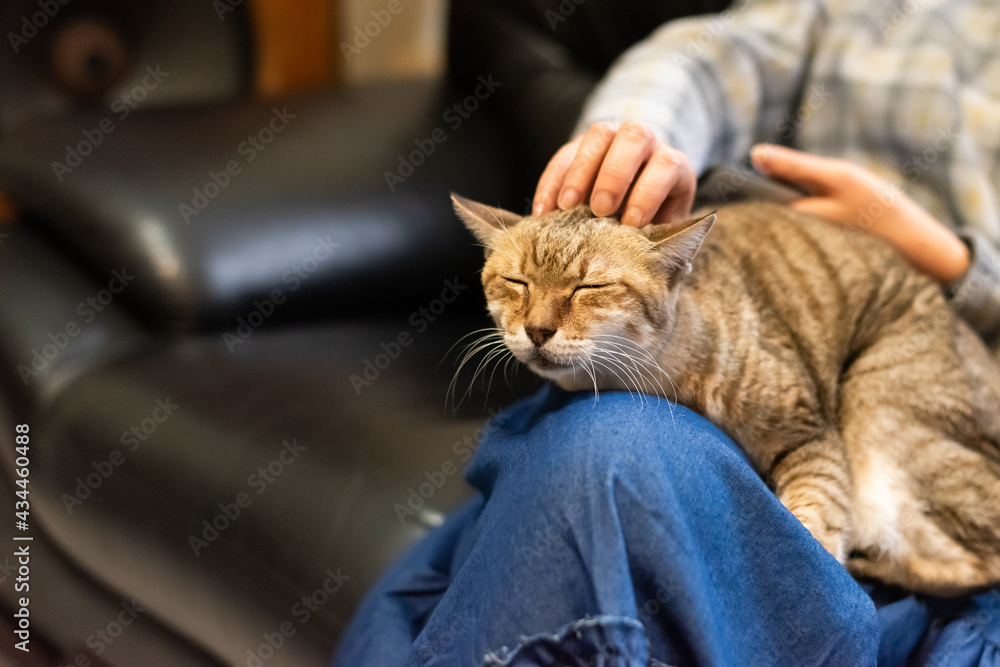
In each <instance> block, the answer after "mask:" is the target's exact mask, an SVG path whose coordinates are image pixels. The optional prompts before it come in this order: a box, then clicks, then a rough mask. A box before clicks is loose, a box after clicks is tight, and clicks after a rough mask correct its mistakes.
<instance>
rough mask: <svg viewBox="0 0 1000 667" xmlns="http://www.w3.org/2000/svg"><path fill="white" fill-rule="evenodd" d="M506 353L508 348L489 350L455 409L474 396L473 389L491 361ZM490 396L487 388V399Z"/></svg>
mask: <svg viewBox="0 0 1000 667" xmlns="http://www.w3.org/2000/svg"><path fill="white" fill-rule="evenodd" d="M505 351H506V348H505V347H502V346H496V347H493V348H492V349H490V350H489V351H488V352H487V353H486V355H485V356H484V358H483V359H482V360H481V361H480V362H479V365H478V366H477V367H476V370H475V372H473V374H472V378H471V379H470V380H469V385H468V387H467V388H466V390H465V391H464V392H463V393H462V395H461V397H459V399H458V403H457V404H456V405H455V407H456V408H457V407H458V406H459V405H461V404H462V403H463V402H464V401H465V399H466V398H467V397H468V396H470V395H471V394H472V389H473V387H474V386H475V384H476V379H477V378H478V377H479V375H480V374H481V373H483V372H484V371H485V369H486V368H487V367H488V363H489V362H490V361H491V360H492V359H494V358H496V357H497V356H498V355H501V354H503V353H504V352H505ZM488 394H489V389H488V388H487V398H488Z"/></svg>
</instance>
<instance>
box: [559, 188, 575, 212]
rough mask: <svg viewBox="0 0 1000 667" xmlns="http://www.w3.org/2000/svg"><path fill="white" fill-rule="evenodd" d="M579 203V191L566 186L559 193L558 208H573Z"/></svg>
mask: <svg viewBox="0 0 1000 667" xmlns="http://www.w3.org/2000/svg"><path fill="white" fill-rule="evenodd" d="M579 203H580V193H579V192H577V191H576V190H574V189H573V188H566V189H565V190H563V191H562V192H560V193H559V208H561V209H567V208H573V207H574V206H576V205H577V204H579Z"/></svg>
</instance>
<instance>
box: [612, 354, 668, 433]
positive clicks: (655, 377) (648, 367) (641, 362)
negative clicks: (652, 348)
mask: <svg viewBox="0 0 1000 667" xmlns="http://www.w3.org/2000/svg"><path fill="white" fill-rule="evenodd" d="M624 340H626V342H628V343H633V341H629V340H628V339H624ZM603 343H604V344H608V345H614V346H615V347H617V348H625V349H626V350H627V349H628V346H626V345H622V344H621V343H617V342H614V341H603ZM633 345H635V346H636V347H638V344H635V343H633ZM598 349H600V350H602V351H603V352H608V353H611V354H618V355H622V356H624V357H626V358H627V359H629V361H631V362H632V364H633V367H634V368H635V369H636V372H640V373H641V371H645V372H646V373H648V375H649V379H650V380H651V381H652V382H653V383H655V384H656V386H657V387H658V388H659V390H660V391H659V393H658V394H657V395H658V396H662V397H663V398H667V399H668V403H667V408H668V410H669V411H670V419H671V421H672V422H673V423H674V424H676V423H677V422H676V418H675V417H674V406H673V404H674V403H677V402H678V401H677V392H678V387H677V384H676V383H675V382H674V380H673V378H671V377H670V374H669V373H667V372H666V371H665V370H664V369H663V368H662V367H661V366H660V365H659V364H658V363H656V361H655V360H652V357H648V355H647V357H648V359H649V361H647V360H645V359H636V358H635V357H633V356H632V355H631V354H629V352H626V351H622V350H621V349H617V350H610V349H606V348H601V347H600V345H598ZM653 368H655V369H656V370H657V371H659V372H658V373H657V374H654V372H653ZM659 377H665V378H666V379H667V382H669V383H670V385H671V389H672V390H673V394H674V397H673V399H672V400H671V399H669V398H668V397H667V392H666V390H665V389H664V388H663V385H662V384H661V383H660V381H659ZM650 393H655V392H650Z"/></svg>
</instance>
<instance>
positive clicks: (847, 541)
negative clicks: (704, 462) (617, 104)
mask: <svg viewBox="0 0 1000 667" xmlns="http://www.w3.org/2000/svg"><path fill="white" fill-rule="evenodd" d="M453 203H454V206H455V210H456V211H457V213H458V215H459V217H460V218H461V219H462V220H463V221H464V222H465V224H466V225H467V226H468V228H469V229H470V230H471V231H472V232H473V234H474V235H475V236H476V237H477V238H478V239H479V241H480V242H481V243H482V244H483V245H484V246H485V247H486V255H487V259H486V264H485V267H484V269H483V271H482V283H483V288H484V291H485V293H486V298H487V306H488V310H489V313H490V315H491V316H492V318H493V320H494V322H495V323H496V326H497V328H498V331H497V333H496V335H497V336H499V335H500V333H501V332H502V337H503V341H504V343H505V344H506V346H507V348H508V349H509V350H510V352H512V353H513V355H514V356H515V357H516V358H517V359H518V360H520V361H521V362H523V363H524V364H525V365H527V366H528V367H529V368H530V369H531V370H532V371H533V372H534V373H536V374H537V375H539V376H541V377H543V378H547V379H549V380H551V381H553V382H555V383H556V384H558V385H559V386H561V387H562V388H564V389H567V390H579V389H590V388H591V387H592V388H593V390H594V391H595V394H596V392H597V391H598V390H629V391H639V392H644V393H648V394H655V395H659V396H662V397H664V398H668V399H673V400H675V401H676V402H678V403H680V404H682V405H685V406H687V407H689V408H691V409H693V410H695V411H696V412H698V413H700V414H702V415H703V416H705V417H707V418H708V419H709V420H710V421H712V422H713V423H714V424H715V425H717V426H718V427H719V428H721V429H722V430H723V431H724V432H725V433H726V434H728V435H729V436H730V437H731V438H732V439H733V440H734V441H735V442H737V443H739V444H740V445H741V446H742V447H743V449H744V450H745V451H746V453H747V455H748V456H749V458H750V459H751V461H752V463H753V465H754V467H755V468H756V470H757V472H758V473H759V474H760V475H761V477H762V478H763V479H764V480H765V481H766V482H767V484H768V486H769V488H770V489H771V490H772V491H773V492H774V493H775V494H776V495H777V497H778V498H779V500H780V501H781V502H782V503H783V504H784V505H785V506H786V507H787V508H788V509H789V510H790V511H791V512H792V514H793V515H795V517H796V518H798V519H799V521H801V522H802V523H803V524H804V525H805V527H806V528H807V529H808V530H809V531H810V532H811V533H812V535H813V536H814V537H815V538H816V539H817V540H818V541H819V542H820V544H821V545H822V546H823V547H824V548H825V549H826V550H827V551H829V552H830V553H831V554H832V555H833V556H834V557H836V558H837V560H838V561H840V563H842V564H843V565H845V566H846V567H847V568H848V570H849V571H850V572H851V573H852V574H853V575H855V576H857V577H869V578H875V579H879V580H881V581H883V582H886V583H889V584H895V585H898V586H902V587H904V588H907V589H911V590H916V591H922V592H927V593H932V594H937V595H959V594H963V593H966V592H968V591H970V590H974V589H979V588H984V587H987V586H991V585H993V584H996V583H997V582H1000V446H998V443H1000V367H998V366H997V365H996V363H995V362H994V361H993V359H992V358H991V357H990V354H989V352H988V351H987V349H986V347H985V346H984V344H983V343H982V341H981V340H980V339H979V337H978V336H977V335H976V334H975V333H974V332H973V331H972V329H970V327H969V326H967V325H966V324H965V323H964V322H963V321H962V320H961V319H960V318H959V317H958V316H957V315H955V313H954V312H953V310H952V308H951V307H950V306H949V304H948V303H947V301H946V299H945V296H944V295H943V293H942V291H941V289H940V287H938V285H937V284H936V283H934V282H933V281H932V280H931V279H930V278H928V277H926V276H924V275H922V274H920V273H918V272H917V271H916V270H915V269H913V268H911V267H910V266H909V265H908V264H907V263H906V261H905V260H904V259H903V258H902V257H901V256H900V255H899V254H898V253H897V252H896V251H895V250H894V249H893V248H891V247H890V246H888V245H887V244H886V243H884V242H882V241H881V240H879V239H875V238H873V237H870V236H866V235H863V234H857V233H855V234H852V233H850V232H849V231H848V230H846V228H843V227H838V226H836V225H834V224H831V223H829V222H826V221H824V220H821V219H819V218H815V217H812V216H810V215H806V214H802V213H798V212H795V211H793V210H792V209H790V208H788V207H785V206H780V205H776V204H769V203H762V202H755V203H749V204H739V205H733V206H728V207H724V208H722V209H719V210H718V211H717V212H716V213H712V214H709V215H705V216H701V217H695V218H693V219H690V220H687V221H685V222H682V223H672V224H669V225H648V226H646V227H644V228H642V229H641V230H640V229H635V228H632V227H627V226H624V225H622V224H620V222H619V221H618V220H616V219H613V218H599V217H595V216H594V215H593V214H592V213H591V212H590V210H589V209H588V208H586V207H585V206H581V207H577V208H575V209H572V210H568V211H556V212H553V213H549V214H547V215H543V216H538V217H532V216H524V217H522V216H519V215H517V214H515V213H511V212H508V211H504V210H502V209H498V208H493V207H490V206H486V205H483V204H478V203H476V202H472V201H470V200H467V199H463V198H461V197H458V196H453ZM710 230H711V234H709V231H710Z"/></svg>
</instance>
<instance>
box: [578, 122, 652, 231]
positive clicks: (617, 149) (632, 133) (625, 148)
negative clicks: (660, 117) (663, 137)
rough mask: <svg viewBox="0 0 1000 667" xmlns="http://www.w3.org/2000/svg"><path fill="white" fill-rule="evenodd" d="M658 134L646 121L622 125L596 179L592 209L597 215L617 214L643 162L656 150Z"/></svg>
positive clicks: (591, 202)
mask: <svg viewBox="0 0 1000 667" xmlns="http://www.w3.org/2000/svg"><path fill="white" fill-rule="evenodd" d="M655 145H656V138H655V137H654V136H653V132H652V130H650V129H649V128H648V127H647V126H646V125H644V124H643V123H639V122H636V121H629V122H627V123H625V124H624V125H622V126H621V127H620V128H618V132H617V133H616V134H615V138H614V141H613V142H612V144H611V147H610V148H609V149H608V151H607V155H606V156H605V157H604V161H603V163H602V164H601V169H600V171H599V172H598V173H597V179H596V180H595V181H594V187H593V194H592V195H591V196H590V209H591V210H592V211H593V212H594V215H597V216H607V215H611V214H613V213H614V212H615V211H617V210H618V207H619V206H621V205H622V200H624V199H625V194H626V193H627V192H628V189H629V187H630V186H631V185H632V182H633V181H634V180H635V177H636V174H638V173H639V169H640V168H641V167H642V165H643V163H644V162H646V161H647V160H649V159H650V157H651V156H652V154H653V149H654V146H655Z"/></svg>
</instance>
